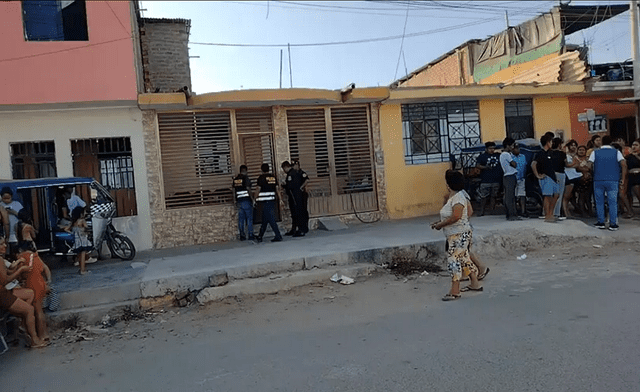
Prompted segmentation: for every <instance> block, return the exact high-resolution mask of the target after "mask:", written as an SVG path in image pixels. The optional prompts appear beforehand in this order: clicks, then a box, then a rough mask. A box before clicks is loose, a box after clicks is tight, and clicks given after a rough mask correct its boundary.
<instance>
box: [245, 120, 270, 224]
mask: <svg viewBox="0 0 640 392" xmlns="http://www.w3.org/2000/svg"><path fill="white" fill-rule="evenodd" d="M235 119H236V128H237V130H238V140H239V142H240V154H241V161H242V162H244V164H245V165H247V171H248V175H249V178H250V179H251V186H252V187H254V189H255V186H256V180H257V179H258V177H259V176H260V175H261V174H262V171H261V170H260V166H261V165H262V164H263V163H268V164H269V167H270V168H271V170H272V172H274V173H275V172H276V167H275V155H274V151H273V133H272V132H273V121H272V118H271V110H236V112H235ZM276 208H277V211H276V216H277V220H278V221H279V220H280V209H279V206H277V207H276ZM261 216H262V211H261V210H260V203H258V205H257V206H256V210H255V215H254V222H255V223H261Z"/></svg>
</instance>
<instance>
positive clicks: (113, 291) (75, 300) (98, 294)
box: [60, 282, 140, 310]
mask: <svg viewBox="0 0 640 392" xmlns="http://www.w3.org/2000/svg"><path fill="white" fill-rule="evenodd" d="M138 298H140V283H139V282H129V283H124V284H120V285H117V286H108V287H100V288H95V289H87V290H81V291H67V292H62V293H60V310H68V309H77V308H84V307H92V306H99V305H106V304H110V303H119V302H123V301H130V300H136V299H138Z"/></svg>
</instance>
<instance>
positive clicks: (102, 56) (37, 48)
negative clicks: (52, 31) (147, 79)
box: [0, 1, 137, 104]
mask: <svg viewBox="0 0 640 392" xmlns="http://www.w3.org/2000/svg"><path fill="white" fill-rule="evenodd" d="M109 6H111V8H112V9H113V11H114V12H112V11H111V9H109ZM129 7H130V4H129V2H128V1H110V2H108V4H107V3H106V2H102V1H101V2H90V1H87V2H86V8H87V25H88V29H89V41H81V42H79V41H67V42H65V41H49V42H33V41H31V42H29V41H25V39H24V28H23V25H22V6H21V3H20V2H19V1H2V2H0V15H2V17H1V18H2V22H1V23H0V37H1V38H0V75H1V76H0V78H1V80H2V84H1V85H2V88H0V104H31V103H55V102H81V101H111V100H135V99H136V97H137V88H136V76H135V69H134V59H133V57H134V54H133V43H132V39H131V38H126V37H128V36H130V35H131V22H130V20H131V17H130V8H129ZM114 13H115V14H116V15H117V17H118V19H119V20H120V21H122V24H123V25H124V28H123V26H121V25H120V22H119V21H118V19H116V15H114ZM125 29H126V31H125ZM106 41H114V42H109V43H103V42H106ZM68 49H73V50H68ZM61 50H66V51H64V52H60V53H54V54H44V53H49V52H57V51H61ZM29 56H33V57H29ZM21 57H28V58H22V59H18V60H13V61H6V59H13V58H21ZM3 60H4V61H3Z"/></svg>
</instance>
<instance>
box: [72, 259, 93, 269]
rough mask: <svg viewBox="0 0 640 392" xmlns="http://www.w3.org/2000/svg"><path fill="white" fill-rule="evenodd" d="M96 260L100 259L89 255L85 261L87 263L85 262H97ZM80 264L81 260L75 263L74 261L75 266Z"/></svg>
mask: <svg viewBox="0 0 640 392" xmlns="http://www.w3.org/2000/svg"><path fill="white" fill-rule="evenodd" d="M96 261H98V259H96V258H95V257H89V258H88V259H87V260H85V261H84V263H85V264H93V263H95V262H96ZM79 265H80V263H79V262H77V261H76V262H75V263H73V266H74V267H77V266H79Z"/></svg>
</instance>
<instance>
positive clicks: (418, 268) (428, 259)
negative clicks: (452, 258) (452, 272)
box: [382, 251, 442, 277]
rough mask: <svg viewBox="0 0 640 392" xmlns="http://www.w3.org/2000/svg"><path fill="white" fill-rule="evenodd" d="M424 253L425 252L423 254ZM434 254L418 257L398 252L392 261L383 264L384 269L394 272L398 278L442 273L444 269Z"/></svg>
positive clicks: (405, 252)
mask: <svg viewBox="0 0 640 392" xmlns="http://www.w3.org/2000/svg"><path fill="white" fill-rule="evenodd" d="M423 253H424V252H423ZM433 256H434V254H430V253H428V252H427V254H425V255H424V257H418V256H417V255H414V254H412V253H410V252H407V251H399V252H396V253H395V254H394V255H393V257H392V258H391V261H390V262H389V263H388V264H387V263H385V264H383V265H382V267H383V268H386V269H388V270H390V271H391V272H393V273H394V274H395V275H396V276H397V277H400V276H409V275H413V274H417V273H420V274H421V275H423V276H424V273H425V272H426V273H427V274H429V273H438V272H442V267H441V266H440V265H438V264H436V263H437V261H436V260H434V258H432V257H433Z"/></svg>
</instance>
